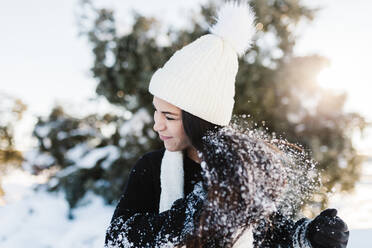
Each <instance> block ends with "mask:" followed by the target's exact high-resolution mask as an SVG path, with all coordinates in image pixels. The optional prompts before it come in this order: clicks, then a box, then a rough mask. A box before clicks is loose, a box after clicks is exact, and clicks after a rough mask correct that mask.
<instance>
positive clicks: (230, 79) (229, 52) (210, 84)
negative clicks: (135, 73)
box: [149, 1, 255, 126]
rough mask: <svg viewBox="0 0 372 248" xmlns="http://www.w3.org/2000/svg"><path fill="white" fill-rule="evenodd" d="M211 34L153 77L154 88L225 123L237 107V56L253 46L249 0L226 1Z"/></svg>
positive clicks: (177, 54)
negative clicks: (235, 99)
mask: <svg viewBox="0 0 372 248" xmlns="http://www.w3.org/2000/svg"><path fill="white" fill-rule="evenodd" d="M216 20H217V22H216V24H214V25H213V26H212V27H210V29H209V30H210V34H206V35H203V36H201V37H199V38H198V39H196V40H195V41H193V42H192V43H190V44H188V45H186V46H184V47H183V48H182V49H180V50H178V51H177V52H175V53H174V54H173V56H172V57H171V58H170V59H169V60H168V61H167V62H166V63H165V64H164V66H163V67H162V68H159V69H158V70H157V71H156V72H155V73H154V75H153V76H152V78H151V81H150V85H149V92H150V93H151V94H153V95H154V96H156V97H158V98H161V99H163V100H165V101H167V102H169V103H171V104H173V105H175V106H177V107H179V108H180V109H183V110H185V111H187V112H189V113H191V114H193V115H195V116H198V117H199V118H201V119H204V120H206V121H209V122H211V123H214V124H217V125H221V126H226V125H228V124H229V122H230V120H231V115H232V111H233V107H234V102H235V101H234V95H235V77H236V74H237V72H238V56H242V55H244V53H245V52H246V50H247V49H249V47H250V46H251V43H252V36H253V35H254V34H255V25H254V22H255V15H254V12H253V11H252V9H251V8H250V6H249V5H248V3H247V2H243V1H240V2H233V1H230V2H227V3H225V4H224V5H223V6H222V7H221V8H220V9H219V11H218V13H217V17H216Z"/></svg>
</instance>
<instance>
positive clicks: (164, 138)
mask: <svg viewBox="0 0 372 248" xmlns="http://www.w3.org/2000/svg"><path fill="white" fill-rule="evenodd" d="M159 136H160V139H161V140H167V139H170V138H172V137H167V136H163V135H159Z"/></svg>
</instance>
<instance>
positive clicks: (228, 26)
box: [209, 1, 256, 56]
mask: <svg viewBox="0 0 372 248" xmlns="http://www.w3.org/2000/svg"><path fill="white" fill-rule="evenodd" d="M216 20H217V23H216V24H215V25H213V26H212V27H210V28H209V31H210V32H211V33H212V34H215V35H218V36H220V37H221V38H222V39H224V40H226V41H227V42H229V43H230V44H231V45H232V46H233V47H234V49H235V51H236V52H237V53H238V55H239V56H241V55H243V54H244V53H245V52H246V51H247V50H248V49H249V48H250V46H251V44H252V37H253V35H254V34H255V33H256V29H255V24H254V22H255V15H254V12H253V10H252V9H251V7H250V6H249V5H248V4H244V3H242V2H234V1H231V2H227V3H226V4H225V5H223V6H222V8H221V9H220V10H219V11H218V14H217V18H216Z"/></svg>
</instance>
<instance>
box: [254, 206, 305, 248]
mask: <svg viewBox="0 0 372 248" xmlns="http://www.w3.org/2000/svg"><path fill="white" fill-rule="evenodd" d="M309 222H310V220H309V219H307V218H302V219H300V220H298V221H297V222H295V221H293V220H292V219H290V218H288V217H285V216H284V215H282V214H281V213H279V212H277V213H275V214H273V215H272V216H271V221H270V222H267V221H266V220H263V221H262V222H261V223H259V225H258V227H257V228H256V230H255V231H254V240H255V242H254V244H255V247H260V248H278V247H286V248H312V246H311V244H310V241H309V240H308V239H307V238H306V235H305V234H306V230H307V226H308V224H309ZM269 223H270V224H269Z"/></svg>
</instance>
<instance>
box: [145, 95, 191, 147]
mask: <svg viewBox="0 0 372 248" xmlns="http://www.w3.org/2000/svg"><path fill="white" fill-rule="evenodd" d="M152 104H153V106H154V127H153V129H154V131H155V132H157V133H158V134H159V137H160V139H162V140H163V142H164V146H165V148H166V149H167V150H168V151H172V152H174V151H182V150H184V149H186V148H189V147H190V146H191V143H190V140H189V138H188V137H187V135H186V133H185V131H184V129H183V124H182V112H181V109H180V108H178V107H176V106H174V105H173V104H170V103H168V102H166V101H164V100H162V99H160V98H158V97H156V96H154V98H153V101H152Z"/></svg>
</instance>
